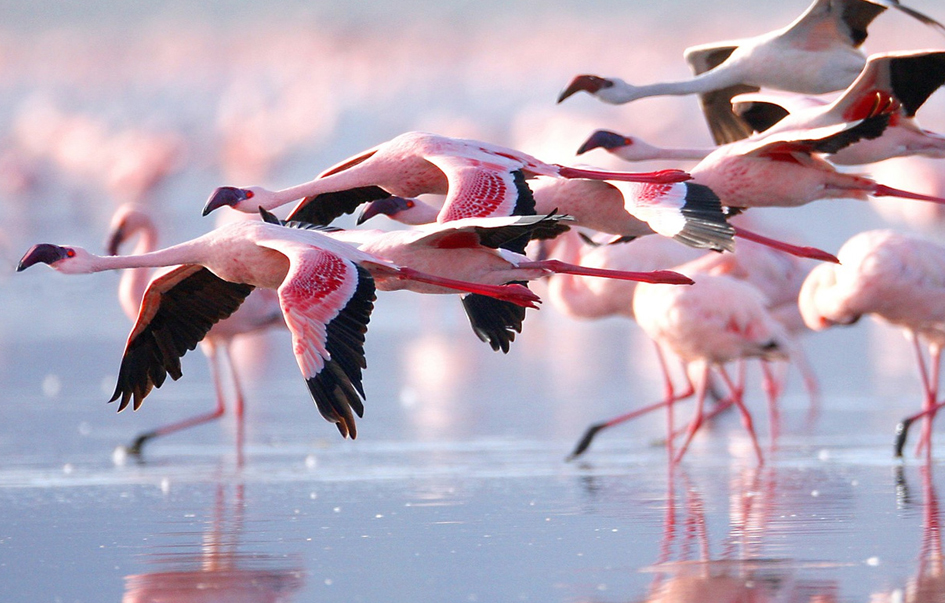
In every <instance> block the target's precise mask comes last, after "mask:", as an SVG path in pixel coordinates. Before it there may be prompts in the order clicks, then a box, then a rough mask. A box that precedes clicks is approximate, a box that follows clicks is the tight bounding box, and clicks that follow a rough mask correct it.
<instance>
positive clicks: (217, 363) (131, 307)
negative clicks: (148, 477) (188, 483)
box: [108, 204, 285, 454]
mask: <svg viewBox="0 0 945 603" xmlns="http://www.w3.org/2000/svg"><path fill="white" fill-rule="evenodd" d="M135 237H138V243H137V245H135V247H134V250H133V254H134V255H140V254H143V253H149V252H151V251H154V250H155V249H157V240H158V232H157V225H156V224H155V223H154V220H153V219H152V218H151V216H150V214H149V213H148V211H147V210H146V209H144V208H143V207H141V206H138V205H136V204H124V205H122V206H120V207H119V208H118V210H117V211H116V212H115V215H114V216H113V218H112V223H111V227H110V232H109V236H108V253H109V255H117V254H118V253H119V250H120V248H121V246H122V245H124V244H125V243H127V242H128V241H131V240H132V239H134V238H135ZM151 279H152V276H151V271H150V269H148V268H145V267H142V268H129V269H127V270H125V271H124V273H123V274H122V277H121V281H120V282H119V285H118V301H119V302H120V303H121V308H122V310H124V312H125V314H126V315H127V316H128V318H130V319H131V320H132V322H134V321H136V319H137V317H138V312H139V309H140V308H141V302H142V300H143V299H144V295H145V291H146V290H147V288H148V285H149V282H150V281H151ZM276 326H281V327H284V326H285V321H284V319H283V316H282V308H281V307H280V306H279V298H278V295H277V294H276V292H275V291H273V290H271V289H255V290H253V292H252V293H250V294H249V296H247V297H246V299H245V300H243V303H242V304H240V306H239V308H238V309H237V310H236V311H235V312H234V313H233V314H231V315H230V316H228V317H227V318H224V319H222V320H220V321H219V322H217V323H215V324H214V325H213V326H212V327H211V328H210V330H209V331H208V332H207V334H206V336H205V337H204V338H203V340H201V341H200V349H201V351H203V353H204V355H205V356H206V357H207V361H208V362H209V363H210V374H211V376H212V378H213V384H214V388H215V390H216V398H217V405H216V408H215V409H214V410H213V411H211V412H208V413H204V414H200V415H197V416H195V417H192V418H190V419H186V420H183V421H179V422H176V423H172V424H170V425H165V426H163V427H158V428H156V429H153V430H150V431H148V432H145V433H142V434H141V435H139V436H138V437H136V438H135V439H134V440H133V441H132V444H131V445H130V446H129V447H128V452H129V453H131V454H141V450H142V448H143V447H144V445H145V443H147V442H148V441H150V440H152V439H154V438H156V437H159V436H164V435H168V434H171V433H174V432H176V431H180V430H182V429H187V428H189V427H194V426H196V425H201V424H203V423H207V422H209V421H213V420H215V419H219V418H220V417H222V416H223V415H224V413H225V412H226V406H227V405H226V389H227V387H226V384H225V383H224V373H225V372H226V371H227V370H228V371H229V377H230V378H229V382H230V386H231V389H232V391H233V393H234V398H235V399H234V405H233V408H234V411H235V414H236V426H237V446H238V447H241V446H242V436H243V416H244V401H245V396H244V394H243V388H242V386H241V384H240V378H239V375H238V371H237V368H236V365H235V363H234V362H233V358H232V356H231V355H230V345H231V343H233V340H234V339H235V338H238V337H240V336H241V335H247V334H249V333H254V332H257V331H260V330H263V329H266V328H269V327H276ZM221 356H222V358H221Z"/></svg>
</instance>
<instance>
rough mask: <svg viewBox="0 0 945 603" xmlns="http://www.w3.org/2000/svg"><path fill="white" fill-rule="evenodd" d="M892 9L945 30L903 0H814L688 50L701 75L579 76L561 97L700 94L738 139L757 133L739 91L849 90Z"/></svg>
mask: <svg viewBox="0 0 945 603" xmlns="http://www.w3.org/2000/svg"><path fill="white" fill-rule="evenodd" d="M887 8H896V9H898V10H900V11H902V12H904V13H906V14H907V15H909V16H911V17H914V18H916V19H918V20H919V21H921V22H922V23H924V24H926V25H929V26H932V27H934V28H936V29H937V30H939V31H945V26H943V25H942V24H941V23H939V22H938V21H935V20H934V19H932V18H930V17H928V16H926V15H924V14H922V13H920V12H918V11H916V10H913V9H911V8H908V7H906V6H903V5H902V4H900V3H899V0H814V2H812V3H811V4H810V6H809V7H808V8H807V10H806V11H804V13H803V14H802V15H801V16H800V17H798V18H797V19H796V20H795V21H794V22H793V23H791V24H790V25H788V26H787V27H784V28H782V29H777V30H774V31H771V32H768V33H765V34H761V35H758V36H754V37H751V38H744V39H741V40H733V41H724V42H712V43H709V44H702V45H699V46H693V47H690V48H687V49H686V50H685V52H684V57H685V59H686V62H688V63H689V65H690V66H691V67H692V69H693V71H694V72H695V74H696V77H694V78H692V79H690V80H685V81H675V82H664V83H657V84H649V85H645V86H633V85H631V84H628V83H627V82H625V81H624V80H622V79H620V78H604V77H599V76H596V75H579V76H577V77H575V78H574V79H573V80H571V82H570V83H569V84H568V86H567V87H566V88H565V89H564V91H563V92H561V94H560V95H559V96H558V102H559V103H560V102H561V101H563V100H564V99H566V98H568V97H569V96H571V95H572V94H575V93H576V92H579V91H584V92H587V93H589V94H591V95H593V96H595V97H597V98H598V99H599V100H601V101H603V102H606V103H611V104H623V103H629V102H631V101H634V100H637V99H640V98H645V97H649V96H664V95H688V94H699V95H700V100H701V102H702V107H703V110H704V112H705V115H706V120H707V121H708V123H709V128H710V130H711V131H712V137H713V139H714V140H715V142H716V144H725V143H729V142H734V141H736V140H739V139H741V138H744V137H745V136H748V135H749V134H751V129H750V128H749V127H748V125H747V124H746V123H744V122H743V121H741V120H740V119H739V118H738V116H737V115H735V114H734V113H733V112H732V107H731V102H730V100H731V98H732V97H733V96H735V95H737V94H742V93H747V92H757V91H758V89H760V88H774V89H775V90H784V91H787V92H799V93H802V94H824V93H827V92H835V91H837V90H842V89H844V88H845V87H847V86H849V85H850V84H851V83H852V82H853V80H854V79H856V77H857V75H859V73H860V71H861V70H862V69H863V65H864V63H865V62H866V58H865V57H864V55H863V53H862V52H861V51H860V50H859V47H860V45H861V44H862V43H863V41H864V40H865V39H866V37H867V31H866V30H867V27H868V26H869V25H870V23H872V21H873V19H875V18H876V17H877V16H879V15H880V14H881V13H883V12H884V11H885V10H886V9H887Z"/></svg>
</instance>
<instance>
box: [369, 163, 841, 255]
mask: <svg viewBox="0 0 945 603" xmlns="http://www.w3.org/2000/svg"><path fill="white" fill-rule="evenodd" d="M534 198H535V209H536V211H538V213H550V212H560V213H563V214H567V215H569V216H571V217H572V218H574V224H575V225H577V226H583V227H586V228H591V229H593V230H597V231H599V232H604V233H608V234H613V235H616V236H618V237H621V238H624V239H632V238H636V237H640V236H644V235H648V234H653V233H658V234H660V235H663V236H666V237H672V238H674V239H676V240H677V241H679V242H681V243H684V244H686V245H689V246H690V247H696V248H701V249H714V250H716V251H723V250H727V251H731V250H732V249H733V248H734V243H733V241H732V237H733V236H738V237H741V238H744V239H749V240H754V241H756V242H759V243H762V244H764V245H768V246H771V247H774V248H776V249H780V250H781V251H785V252H787V253H790V254H792V255H797V256H800V257H808V258H813V259H818V260H823V261H836V258H834V257H833V255H831V254H829V253H826V252H824V251H821V250H819V249H816V248H813V247H804V246H797V245H791V244H789V243H785V242H782V241H776V240H774V239H771V238H768V237H764V236H762V235H760V234H758V233H756V232H753V231H750V230H748V229H746V228H743V227H733V226H732V225H730V224H729V223H728V221H727V219H726V216H725V214H724V212H723V211H722V204H721V201H720V200H719V198H718V197H717V196H716V195H715V193H714V192H713V191H712V190H711V189H710V188H709V187H706V186H703V185H699V184H694V183H690V182H683V183H675V184H660V185H656V184H641V183H636V182H608V181H603V180H586V179H574V180H545V181H543V182H541V183H539V184H538V185H537V186H536V187H535V191H534ZM440 211H441V210H437V209H436V208H435V207H432V206H430V205H428V204H426V203H424V202H422V201H419V200H414V199H402V198H399V197H389V198H385V199H380V200H376V201H372V202H371V203H369V204H368V205H367V206H366V207H365V209H364V211H363V212H362V214H361V216H360V218H359V222H363V221H365V220H367V219H369V218H371V217H373V216H375V215H378V214H385V215H387V216H388V217H390V218H392V219H394V220H397V221H399V222H403V223H405V224H425V223H428V222H431V221H433V220H435V219H436V216H437V214H438V213H439V212H440Z"/></svg>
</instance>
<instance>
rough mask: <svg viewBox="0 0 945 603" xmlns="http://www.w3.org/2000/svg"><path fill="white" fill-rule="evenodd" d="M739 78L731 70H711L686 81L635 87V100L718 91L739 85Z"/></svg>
mask: <svg viewBox="0 0 945 603" xmlns="http://www.w3.org/2000/svg"><path fill="white" fill-rule="evenodd" d="M738 80H739V78H738V76H737V75H736V73H735V72H734V71H733V70H732V69H727V68H719V67H716V68H715V69H711V70H709V71H706V72H705V73H702V74H699V75H697V76H695V77H693V78H690V79H688V80H678V81H674V82H658V83H655V84H644V85H642V86H637V87H636V90H635V92H634V96H635V97H636V98H645V97H648V96H686V95H688V94H699V93H702V92H708V91H710V90H719V89H721V88H727V87H729V86H733V85H735V84H738V83H739V81H738Z"/></svg>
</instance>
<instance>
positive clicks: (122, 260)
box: [87, 239, 207, 272]
mask: <svg viewBox="0 0 945 603" xmlns="http://www.w3.org/2000/svg"><path fill="white" fill-rule="evenodd" d="M199 240H200V239H194V240H193V241H187V242H186V243H181V244H179V245H174V246H172V247H167V248H165V249H159V250H157V251H150V252H147V253H136V254H131V255H109V256H100V255H94V254H89V255H91V258H92V261H91V263H90V264H89V265H88V266H87V268H88V270H87V272H104V271H106V270H123V269H126V268H162V267H166V266H178V265H181V264H199V263H202V262H203V261H204V260H205V259H206V257H207V254H206V253H205V252H204V251H203V250H204V246H202V245H200V244H199Z"/></svg>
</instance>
